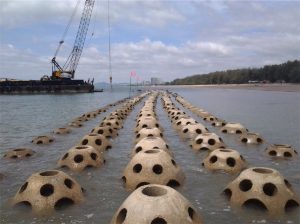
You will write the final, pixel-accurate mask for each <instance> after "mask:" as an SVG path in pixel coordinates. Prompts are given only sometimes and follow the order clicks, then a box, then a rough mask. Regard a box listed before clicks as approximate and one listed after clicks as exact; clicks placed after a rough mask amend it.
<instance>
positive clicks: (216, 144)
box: [192, 132, 226, 151]
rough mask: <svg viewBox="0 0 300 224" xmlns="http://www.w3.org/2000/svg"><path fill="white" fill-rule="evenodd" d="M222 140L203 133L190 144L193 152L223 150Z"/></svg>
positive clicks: (213, 134) (214, 135)
mask: <svg viewBox="0 0 300 224" xmlns="http://www.w3.org/2000/svg"><path fill="white" fill-rule="evenodd" d="M225 147H226V145H225V144H224V142H223V140H222V138H220V137H219V136H218V135H216V134H215V133H210V132H207V133H203V134H200V135H197V137H196V138H195V139H194V140H193V142H192V148H193V150H195V151H207V150H209V151H213V150H215V149H219V148H225Z"/></svg>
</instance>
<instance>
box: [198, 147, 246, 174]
mask: <svg viewBox="0 0 300 224" xmlns="http://www.w3.org/2000/svg"><path fill="white" fill-rule="evenodd" d="M202 165H204V167H205V168H207V169H209V170H213V171H214V170H221V171H224V172H226V173H232V174H234V173H239V172H240V171H241V170H243V169H245V168H246V166H247V163H246V161H245V159H244V158H243V157H242V156H241V155H240V153H238V152H237V151H235V150H233V149H228V148H226V149H216V150H214V151H212V152H211V153H209V154H208V156H207V157H206V158H205V159H204V160H203V164H202Z"/></svg>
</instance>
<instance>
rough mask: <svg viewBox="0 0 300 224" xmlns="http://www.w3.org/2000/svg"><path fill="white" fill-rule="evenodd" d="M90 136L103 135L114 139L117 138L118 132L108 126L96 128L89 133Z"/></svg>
mask: <svg viewBox="0 0 300 224" xmlns="http://www.w3.org/2000/svg"><path fill="white" fill-rule="evenodd" d="M91 133H92V134H99V135H104V136H105V137H106V138H115V137H117V136H118V131H117V130H116V129H113V128H112V127H109V126H97V127H94V128H93V129H92V131H91Z"/></svg>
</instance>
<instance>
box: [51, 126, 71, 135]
mask: <svg viewBox="0 0 300 224" xmlns="http://www.w3.org/2000/svg"><path fill="white" fill-rule="evenodd" d="M53 133H54V134H57V135H65V134H69V133H71V128H67V127H62V128H57V129H55V130H54V131H53Z"/></svg>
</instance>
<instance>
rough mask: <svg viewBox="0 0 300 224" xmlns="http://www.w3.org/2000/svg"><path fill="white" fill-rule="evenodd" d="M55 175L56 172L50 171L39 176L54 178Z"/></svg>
mask: <svg viewBox="0 0 300 224" xmlns="http://www.w3.org/2000/svg"><path fill="white" fill-rule="evenodd" d="M56 174H58V171H55V170H50V171H45V172H42V173H40V175H41V176H54V175H56Z"/></svg>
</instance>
